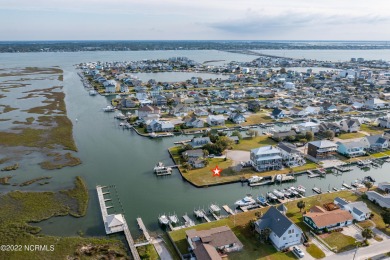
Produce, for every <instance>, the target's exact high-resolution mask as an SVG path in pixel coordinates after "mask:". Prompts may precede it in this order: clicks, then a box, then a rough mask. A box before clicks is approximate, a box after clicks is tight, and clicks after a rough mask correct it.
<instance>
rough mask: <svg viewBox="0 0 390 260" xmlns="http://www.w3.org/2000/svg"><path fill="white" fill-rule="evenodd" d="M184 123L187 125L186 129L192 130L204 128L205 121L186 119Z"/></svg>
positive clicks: (193, 118)
mask: <svg viewBox="0 0 390 260" xmlns="http://www.w3.org/2000/svg"><path fill="white" fill-rule="evenodd" d="M184 123H185V125H186V127H190V128H193V127H195V128H199V127H204V121H203V120H201V119H198V118H196V117H190V118H186V119H184Z"/></svg>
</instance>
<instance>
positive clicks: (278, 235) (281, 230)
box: [255, 206, 303, 250]
mask: <svg viewBox="0 0 390 260" xmlns="http://www.w3.org/2000/svg"><path fill="white" fill-rule="evenodd" d="M266 229H269V230H270V231H271V232H270V234H269V239H270V240H271V241H272V244H273V245H274V246H275V248H276V249H277V250H283V249H285V248H288V247H290V246H294V245H298V244H301V243H302V242H303V237H302V233H303V232H302V230H301V229H300V228H299V227H298V226H297V225H295V224H294V223H293V222H292V221H291V220H290V219H289V218H288V217H286V216H285V215H284V214H282V213H281V212H280V211H279V210H277V209H276V208H275V207H274V206H272V207H270V208H269V209H268V211H267V212H266V213H265V214H264V215H263V216H262V217H261V218H260V219H259V220H257V221H256V222H255V230H256V232H257V233H259V234H262V233H263V232H265V230H266Z"/></svg>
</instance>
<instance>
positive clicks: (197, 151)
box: [181, 149, 203, 159]
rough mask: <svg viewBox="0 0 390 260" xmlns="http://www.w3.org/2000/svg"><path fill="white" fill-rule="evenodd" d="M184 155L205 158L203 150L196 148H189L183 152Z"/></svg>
mask: <svg viewBox="0 0 390 260" xmlns="http://www.w3.org/2000/svg"><path fill="white" fill-rule="evenodd" d="M181 155H182V156H183V157H187V158H195V159H199V158H203V150H202V149H194V150H187V151H184V152H182V153H181Z"/></svg>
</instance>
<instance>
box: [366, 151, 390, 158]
mask: <svg viewBox="0 0 390 260" xmlns="http://www.w3.org/2000/svg"><path fill="white" fill-rule="evenodd" d="M389 155H390V150H389V151H384V152H379V153H374V154H370V156H372V157H375V158H380V157H383V156H389Z"/></svg>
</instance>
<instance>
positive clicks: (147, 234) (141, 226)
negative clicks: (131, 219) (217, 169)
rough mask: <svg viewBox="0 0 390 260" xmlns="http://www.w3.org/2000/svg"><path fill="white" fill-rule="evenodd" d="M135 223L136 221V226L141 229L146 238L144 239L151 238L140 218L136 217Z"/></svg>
mask: <svg viewBox="0 0 390 260" xmlns="http://www.w3.org/2000/svg"><path fill="white" fill-rule="evenodd" d="M137 223H138V227H139V228H140V229H141V230H142V232H143V233H144V236H145V238H146V240H148V241H150V240H151V237H150V235H149V232H148V230H147V229H146V227H145V225H144V222H143V221H142V219H141V218H137Z"/></svg>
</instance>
